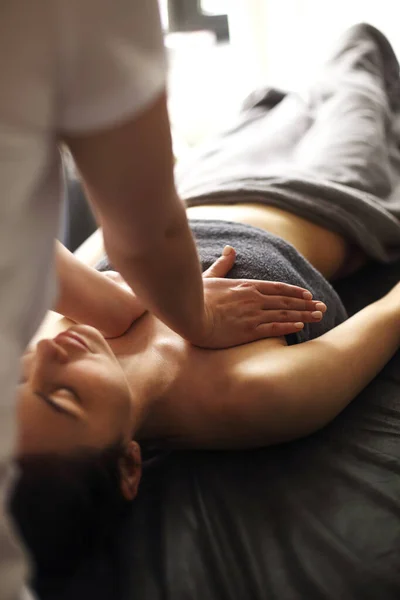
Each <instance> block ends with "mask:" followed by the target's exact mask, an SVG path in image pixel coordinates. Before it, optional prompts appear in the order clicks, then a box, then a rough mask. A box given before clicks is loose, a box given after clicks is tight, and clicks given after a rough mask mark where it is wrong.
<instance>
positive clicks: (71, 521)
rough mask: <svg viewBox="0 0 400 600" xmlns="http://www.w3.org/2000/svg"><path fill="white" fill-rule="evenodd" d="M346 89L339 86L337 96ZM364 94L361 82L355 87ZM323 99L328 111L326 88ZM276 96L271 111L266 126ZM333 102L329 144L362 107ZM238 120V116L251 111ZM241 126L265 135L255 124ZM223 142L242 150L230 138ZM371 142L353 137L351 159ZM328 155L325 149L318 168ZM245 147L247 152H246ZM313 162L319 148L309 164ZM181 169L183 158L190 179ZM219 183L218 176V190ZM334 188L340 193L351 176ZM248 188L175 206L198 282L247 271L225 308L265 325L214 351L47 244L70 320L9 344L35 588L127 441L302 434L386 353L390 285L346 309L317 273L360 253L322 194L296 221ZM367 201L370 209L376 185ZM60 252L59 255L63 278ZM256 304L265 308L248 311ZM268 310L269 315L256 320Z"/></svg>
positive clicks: (353, 124) (15, 509)
mask: <svg viewBox="0 0 400 600" xmlns="http://www.w3.org/2000/svg"><path fill="white" fill-rule="evenodd" d="M349 68H350V67H349ZM339 84H340V82H339ZM339 87H340V85H339ZM381 87H382V89H383V87H384V84H383V83H382V86H381ZM343 89H344V88H343V86H341V94H340V98H341V99H342V101H344V100H346V94H344V93H343ZM361 92H362V89H361ZM361 92H360V90H356V89H355V88H354V86H352V87H350V88H349V91H348V94H349V95H351V94H352V93H354V94H355V93H358V94H360V93H361ZM368 93H373V92H371V90H370V88H368ZM374 93H377V94H378V93H382V90H381V91H380V92H379V89H377V90H376V92H374ZM332 97H333V98H334V100H335V103H334V105H333V106H332V111H333V114H334V113H335V111H336V110H337V107H338V105H339V107H340V102H339V101H337V98H336V97H335V93H334V88H333V91H332ZM289 99H290V98H289ZM283 102H285V100H283ZM321 102H322V101H321ZM323 102H324V103H325V104H324V110H325V114H326V113H329V110H328V109H329V107H330V105H329V98H328V99H326V98H324V100H323ZM280 109H282V107H281V106H280V105H278V107H276V108H275V109H274V110H275V111H277V113H276V114H277V119H276V121H275V122H278V123H279V118H278V117H279V110H280ZM282 110H286V111H287V107H283V109H282ZM314 110H315V107H314ZM257 111H258V112H257V113H256V114H257V115H261V116H257V118H260V119H262V118H264V117H267V118H268V119H269V120H270V121H271V122H272V121H273V114H272V113H270V112H269V109H268V110H265V114H264V113H262V112H259V109H257ZM272 112H273V111H272ZM343 114H344V117H343V118H346V119H347V122H346V123H344V124H343V132H347V133H346V135H347V137H346V136H344V138H343V139H342V141H341V143H342V144H343V147H344V149H345V148H346V144H348V143H350V141H351V140H352V136H354V135H355V133H354V132H357V131H359V126H360V123H359V120H360V118H361V116H362V114H363V113H362V111H361V112H360V111H359V110H358V106H357V103H353V110H352V111H348V110H345V111H343ZM360 115H361V116H360ZM332 118H333V117H332ZM249 122H251V123H253V122H254V113H253V112H252V111H250V112H249ZM285 123H286V121H285ZM260 125H261V122H260ZM320 126H321V124H320V123H319V124H318V123H316V124H315V127H320ZM361 126H362V123H361ZM285 127H286V125H285ZM241 131H243V129H240V128H239V129H237V135H241ZM255 131H256V132H257V131H260V132H262V135H263V136H265V144H268V143H269V142H268V135H267V133H266V130H265V129H263V128H262V127H261V126H260V127H258V128H256V129H255ZM278 133H279V132H278ZM319 133H320V134H321V135H322V132H319ZM336 133H337V132H336V131H335V129H332V128H329V127H328V128H326V129H325V130H324V144H325V147H328V146H329V144H332V145H334V144H337V137H336ZM333 134H335V138H334V139H333V138H332V139H331V136H332V135H333ZM230 135H233V134H230ZM273 136H274V138H276V136H277V131H276V127H275V129H274V132H273ZM254 143H257V144H258V146H259V147H262V145H263V140H262V139H259V138H255V139H253V141H252V144H251V148H252V149H253V148H254ZM228 147H229V144H228ZM230 147H231V146H230ZM238 147H240V148H241V150H240V151H241V152H244V149H245V145H244V144H238ZM362 152H363V147H362V145H359V154H358V156H357V157H355V158H354V160H355V161H358V162H359V161H360V160H362V159H363V156H360V153H361V154H362ZM343 154H345V153H343ZM338 155H340V153H338ZM371 155H372V153H371V151H370V148H368V149H365V159H366V160H369V159H371ZM209 156H211V157H212V156H215V153H214V154H213V153H212V152H211V153H208V152H206V153H205V154H204V155H203V157H200V158H199V159H198V163H197V164H198V166H199V171H203V170H204V172H207V171H208V170H207V168H205V167H206V166H207V160H209ZM330 156H331V155H330V153H329V152H326V161H327V166H329V160H330ZM250 157H251V153H250V150H249V156H248V157H247V162H248V163H251V160H250ZM322 159H323V157H322V156H321V155H319V156H318V161H319V162H320V161H321V160H322ZM227 160H232V156H231V155H230V156H227ZM346 160H348V155H347V156H346ZM358 162H357V164H358ZM307 169H308V172H310V165H307ZM194 172H195V171H194V170H193V165H192V166H191V169H190V177H193V173H194ZM180 177H181V179H180V181H181V182H182V181H184V177H183V176H182V175H181V176H180ZM178 181H179V180H178ZM315 181H318V179H317V177H316V178H315ZM181 185H182V183H181ZM235 185H236V183H235V181H234V176H233V175H232V190H233V188H234V187H235ZM323 185H324V186H326V182H323ZM194 187H196V186H194ZM347 189H348V193H349V194H350V193H351V192H352V187H351V185H348V187H347ZM354 189H355V191H357V189H356V188H354ZM255 192H256V193H255V194H253V195H251V194H249V193H248V190H247V191H246V193H245V194H243V197H241V196H240V194H238V193H237V190H235V192H234V193H233V192H232V193H231V194H230V193H229V191H227V192H225V194H224V195H221V194H220V195H219V197H218V200H219V201H218V202H217V201H216V200H215V198H214V197H213V195H212V193H210V194H209V195H208V196H205V197H204V198H203V201H202V200H201V199H199V198H198V197H197V198H196V201H195V202H194V204H196V206H193V207H189V208H188V216H189V218H190V219H192V220H191V226H192V230H193V233H194V236H195V238H196V241H197V246H198V251H199V255H200V258H201V261H202V264H203V267H204V268H205V269H208V271H207V270H206V271H205V275H204V277H205V288H206V289H207V279H208V278H214V277H224V276H225V275H226V274H228V273H229V277H233V278H235V279H241V280H242V279H246V280H257V281H254V282H253V283H252V282H249V281H246V282H244V283H243V282H241V281H239V282H238V281H232V286H233V288H235V289H236V291H238V288H237V286H239V289H240V290H241V292H243V303H242V307H241V310H242V312H241V313H240V314H241V315H242V318H243V319H245V320H246V319H247V320H248V319H249V318H250V317H251V318H253V316H254V318H257V319H259V322H260V323H262V322H263V325H262V327H264V328H265V327H267V328H266V329H264V330H263V331H264V333H263V335H264V336H267V335H271V334H272V335H274V334H275V335H276V337H266V338H265V339H259V340H256V341H252V342H250V343H246V344H242V345H237V346H233V347H228V348H224V349H204V348H198V347H195V346H192V345H190V344H189V343H188V342H186V341H185V340H184V339H183V338H182V337H180V336H179V335H178V334H176V333H175V332H173V331H172V330H170V329H169V328H168V327H167V326H166V325H165V324H163V323H162V322H161V321H159V320H158V319H157V318H156V317H155V316H154V315H153V314H150V313H149V312H146V309H145V307H144V306H141V304H140V302H139V300H138V299H137V298H136V297H135V296H134V294H133V293H132V292H130V291H129V290H128V289H127V287H126V286H125V285H124V282H123V281H122V280H121V279H120V278H118V275H116V274H112V273H111V274H110V273H108V274H101V275H100V274H98V273H96V272H95V271H94V270H91V269H89V268H88V267H84V266H83V265H79V263H78V262H77V261H74V259H73V257H72V256H71V255H68V253H67V252H66V251H64V250H62V249H61V248H60V249H59V250H60V251H59V270H60V274H61V294H60V300H59V305H58V307H57V308H58V310H60V311H61V312H63V313H64V314H66V315H67V316H68V317H70V318H72V319H74V320H76V321H79V323H72V322H71V321H70V320H69V321H68V320H67V319H64V320H62V321H61V322H59V323H57V324H56V325H55V326H54V329H53V330H49V331H47V332H45V334H46V337H45V339H42V340H41V341H39V343H38V344H37V345H36V347H33V348H32V349H30V350H29V351H28V352H27V353H26V354H25V356H24V357H23V361H22V362H23V367H22V380H21V384H20V386H19V391H18V394H19V399H18V444H17V449H16V451H17V460H18V463H19V465H20V467H21V477H20V479H19V482H18V483H17V486H16V488H15V490H14V493H13V495H12V497H11V499H10V506H11V510H12V513H13V515H14V519H15V521H16V525H17V527H18V528H19V530H20V532H21V534H22V536H23V537H24V539H25V541H26V543H27V546H28V547H29V548H30V550H31V552H32V556H33V561H34V565H35V568H36V585H37V589H38V590H39V591H40V585H44V584H43V581H46V582H47V583H48V582H49V581H50V580H57V581H61V579H60V577H61V575H64V576H68V575H70V574H71V573H72V572H73V571H74V570H75V569H76V568H77V566H78V565H79V564H80V562H81V560H82V558H83V557H84V556H85V554H87V553H89V552H90V549H91V548H92V547H93V546H94V545H95V544H98V543H99V541H100V540H101V539H103V540H104V539H106V537H107V535H108V533H109V532H110V531H112V529H113V527H114V526H115V523H116V520H117V519H119V518H120V517H121V514H122V513H123V512H124V511H125V510H126V509H127V507H128V506H129V503H130V502H131V501H132V500H133V499H134V498H135V496H136V494H137V491H138V486H139V481H140V475H141V455H140V448H139V443H140V442H142V441H146V440H152V441H155V440H157V441H162V443H163V444H164V445H165V444H169V445H171V446H180V447H195V448H215V449H218V448H243V449H244V448H253V447H257V446H265V445H268V444H278V443H281V442H286V441H288V440H293V439H295V438H298V437H300V436H305V435H308V434H310V433H312V432H314V431H316V430H318V429H319V428H322V427H324V426H325V425H326V424H327V423H329V422H330V421H331V420H332V419H333V418H334V417H335V416H336V415H337V414H338V413H340V412H341V411H342V410H343V409H344V408H345V407H346V406H347V405H348V404H349V403H350V402H351V401H352V400H353V399H354V398H355V397H356V395H357V394H358V393H359V392H360V391H361V390H362V389H363V388H364V387H365V386H366V385H367V384H368V383H369V382H370V381H371V380H372V379H373V377H375V375H376V374H377V373H378V372H379V371H380V370H381V369H382V367H383V366H384V365H385V364H386V363H387V362H388V360H389V359H390V358H391V357H392V355H393V354H394V353H395V352H396V350H397V348H398V346H399V342H400V285H397V286H395V287H394V288H393V290H392V291H391V292H390V293H389V294H388V295H386V296H385V297H383V298H382V299H380V300H379V301H377V302H375V303H374V304H372V305H370V306H368V307H367V308H365V309H363V310H362V311H360V312H359V313H358V314H356V315H354V316H352V317H351V318H349V319H346V313H345V310H344V307H343V305H342V303H341V301H340V299H339V297H338V296H337V294H336V293H335V292H334V290H333V288H332V287H331V285H330V283H328V280H329V279H335V278H338V277H340V276H342V275H344V274H347V273H349V272H350V271H354V270H355V269H356V268H357V265H358V264H361V262H362V260H360V256H362V252H361V251H360V250H359V249H357V246H356V240H354V239H352V237H351V235H350V233H343V234H342V233H338V232H337V223H336V222H335V205H334V203H333V204H332V207H331V208H332V210H331V211H330V213H329V214H330V215H331V222H329V220H328V217H327V218H326V219H325V224H324V225H321V224H317V223H316V222H315V220H316V219H315V218H314V215H313V211H312V207H311V208H310V215H309V218H305V216H304V214H303V216H298V215H297V214H295V209H293V208H292V209H291V210H290V211H288V210H285V209H283V208H279V207H277V206H276V200H274V201H272V200H271V202H269V197H268V194H264V195H262V196H261V195H260V191H259V190H258V189H256V190H255ZM371 197H372V194H371ZM221 199H223V201H221ZM186 200H187V201H188V204H190V198H189V197H186ZM325 202H326V199H325ZM369 202H370V203H371V201H370V200H369ZM375 202H376V207H377V210H379V211H381V208H380V206H379V203H380V199H379V197H378V195H377V196H376V200H375ZM271 204H274V206H272V205H271ZM310 206H311V204H310ZM342 208H343V207H342ZM303 212H304V211H303ZM360 214H361V215H362V210H361V211H360ZM360 218H361V217H360ZM388 218H389V217H388ZM350 219H351V215H350V216H349V221H350ZM319 221H320V219H319ZM372 234H373V231H371V235H372ZM99 239H100V238H99V236H95V237H94V239H93V240H92V243H93V244H94V245H95V244H98V246H97V247H96V248H94V254H96V253H97V254H99V255H100V254H102V252H103V251H102V248H101V245H100V241H99ZM89 244H90V242H89ZM224 246H228V250H229V247H233V248H234V249H235V251H236V257H235V251H232V250H231V251H230V252H229V251H228V252H226V253H225V255H223V256H220V255H221V249H222V248H223V247H224ZM363 251H365V248H364V249H363ZM63 261H65V262H63ZM63 265H64V266H65V265H69V268H68V276H66V277H65V278H64V279H63V276H62V272H63ZM105 268H108V265H105ZM71 273H73V274H74V277H75V276H76V279H75V280H74V282H73V284H71ZM72 279H73V277H72ZM89 280H91V281H92V282H93V284H92V285H88V282H89ZM263 280H264V283H263ZM271 281H272V282H283V283H282V284H279V285H278V286H276V284H274V283H270V282H271ZM214 283H215V280H214ZM286 284H290V286H294V287H290V286H287V285H286ZM305 290H307V291H309V292H311V294H312V296H313V299H310V297H309V296H307V294H305ZM249 293H250V296H249V295H248V294H249ZM304 294H305V295H304ZM100 297H101V305H100V303H99V298H100ZM255 298H257V302H256V301H255V300H254V299H255ZM91 302H92V304H91ZM99 305H100V308H99ZM104 307H108V309H107V310H105V309H104ZM243 307H245V308H243ZM246 307H250V308H249V310H247V308H246ZM103 309H104V310H103ZM226 310H230V306H229V305H227V307H226ZM232 310H233V309H232ZM234 310H236V308H235V309H234ZM282 310H283V311H284V312H283V313H282V312H280V311H282ZM246 311H247V312H246ZM260 311H263V314H264V315H266V314H268V316H264V317H260V314H261V313H260ZM250 313H251V314H250ZM235 314H236V313H233V316H235ZM237 314H239V313H237ZM278 321H287V322H286V323H285V322H282V323H280V324H279V323H277V322H278ZM268 323H270V324H271V323H274V326H273V328H272V330H271V327H270V325H268ZM122 331H123V332H122ZM103 334H105V335H103ZM40 582H42V583H40ZM43 589H45V588H43Z"/></svg>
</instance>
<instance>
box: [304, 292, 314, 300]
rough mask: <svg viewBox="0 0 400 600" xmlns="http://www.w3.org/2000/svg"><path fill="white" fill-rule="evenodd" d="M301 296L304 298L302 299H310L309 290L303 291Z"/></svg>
mask: <svg viewBox="0 0 400 600" xmlns="http://www.w3.org/2000/svg"><path fill="white" fill-rule="evenodd" d="M303 298H304V300H311V298H312V293H311V292H303Z"/></svg>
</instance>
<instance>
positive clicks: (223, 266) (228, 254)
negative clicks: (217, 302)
mask: <svg viewBox="0 0 400 600" xmlns="http://www.w3.org/2000/svg"><path fill="white" fill-rule="evenodd" d="M235 260H236V252H235V250H234V248H232V246H225V248H224V249H223V251H222V255H221V256H220V257H219V258H217V260H216V261H215V262H213V264H212V265H211V267H209V268H208V269H207V270H206V271H204V273H203V278H209V277H225V276H226V275H227V274H228V273H229V271H230V270H231V269H232V267H233V265H234V264H235Z"/></svg>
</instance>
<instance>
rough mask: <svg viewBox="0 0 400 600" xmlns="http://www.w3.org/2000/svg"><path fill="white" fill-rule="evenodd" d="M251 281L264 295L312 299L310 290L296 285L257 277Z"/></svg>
mask: <svg viewBox="0 0 400 600" xmlns="http://www.w3.org/2000/svg"><path fill="white" fill-rule="evenodd" d="M243 281H245V280H243ZM252 283H253V285H254V286H255V287H256V288H257V290H258V291H259V292H260V293H261V294H264V295H265V296H288V297H291V298H303V299H304V300H311V299H312V294H311V292H309V291H308V290H306V289H305V288H302V287H300V286H298V285H291V284H289V283H282V282H279V281H262V280H259V279H255V280H254V281H252Z"/></svg>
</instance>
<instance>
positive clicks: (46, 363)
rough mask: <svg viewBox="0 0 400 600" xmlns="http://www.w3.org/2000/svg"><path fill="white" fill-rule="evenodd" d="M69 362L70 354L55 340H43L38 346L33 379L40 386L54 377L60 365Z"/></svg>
mask: <svg viewBox="0 0 400 600" xmlns="http://www.w3.org/2000/svg"><path fill="white" fill-rule="evenodd" d="M66 362H68V354H67V353H66V351H65V350H64V349H63V348H61V346H59V345H58V344H56V342H55V341H54V340H41V341H40V342H39V343H38V345H37V347H36V360H35V364H34V367H33V369H32V379H33V381H34V383H35V384H36V385H37V386H38V385H40V383H41V382H43V381H48V380H49V379H50V378H51V377H52V376H53V377H54V375H55V372H56V369H57V367H58V366H61V365H64V364H65V363H66Z"/></svg>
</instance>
